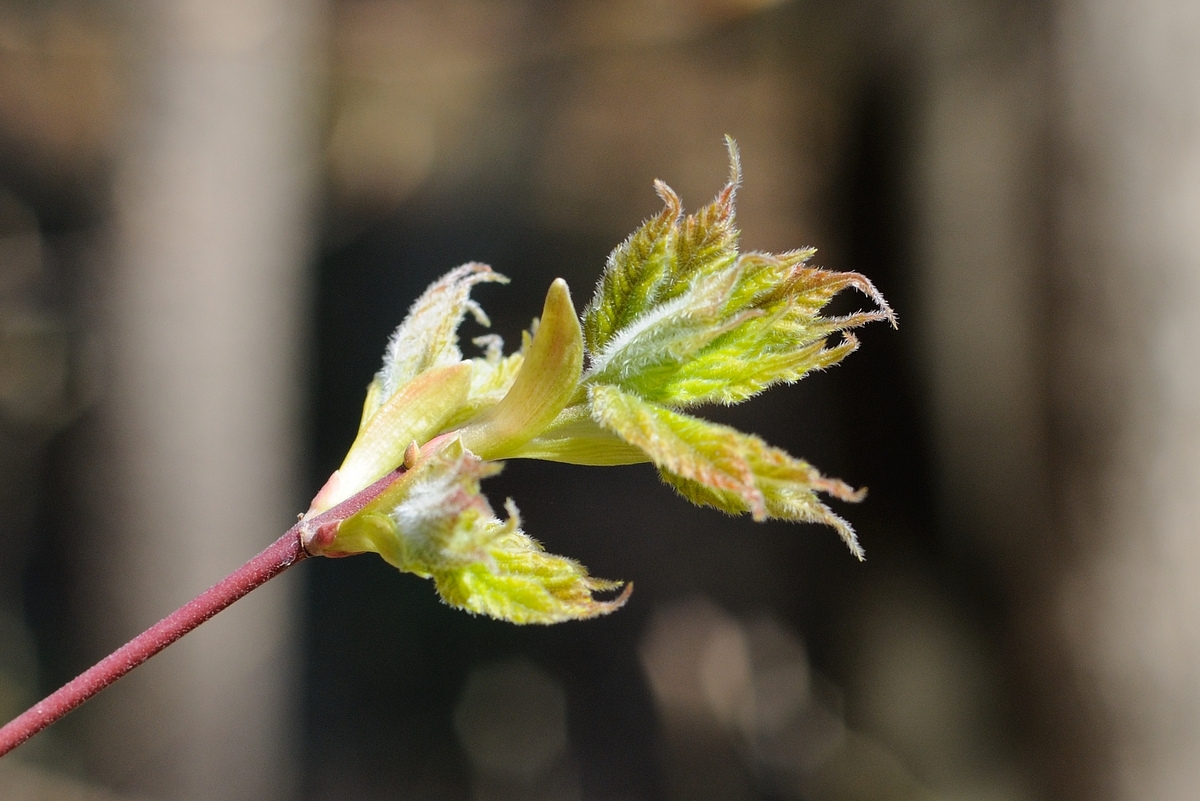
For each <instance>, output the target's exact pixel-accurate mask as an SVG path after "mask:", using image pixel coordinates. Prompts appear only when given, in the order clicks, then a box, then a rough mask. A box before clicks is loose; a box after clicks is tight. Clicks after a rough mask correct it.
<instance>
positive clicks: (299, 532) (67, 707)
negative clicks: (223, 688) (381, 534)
mask: <svg viewBox="0 0 1200 801" xmlns="http://www.w3.org/2000/svg"><path fill="white" fill-rule="evenodd" d="M402 472H403V468H401V470H398V471H396V472H394V473H389V474H388V475H386V476H384V477H383V478H381V479H380V480H379V481H377V482H375V483H374V484H372V485H371V486H370V487H367V488H366V489H365V490H363V491H362V492H360V493H358V494H357V495H354V496H353V497H351V498H349V499H347V500H345V501H343V502H342V503H340V504H338V505H337V506H335V507H333V508H332V509H329V510H328V511H326V512H322V513H321V514H319V515H316V516H315V517H312V518H309V519H307V520H304V521H301V522H299V523H297V524H296V525H294V526H292V527H291V528H290V529H288V530H287V533H285V534H284V535H283V536H282V537H280V538H279V539H277V540H275V542H273V543H272V544H271V545H269V546H267V548H265V549H264V550H263V551H262V552H261V553H259V554H258V555H257V556H255V557H254V558H253V559H251V560H250V561H248V562H246V564H244V565H242V566H241V567H239V568H238V569H237V570H235V571H233V572H232V573H230V574H229V575H228V576H226V577H225V578H223V579H221V580H220V581H218V582H217V583H216V584H214V585H213V586H212V587H210V588H209V589H207V590H205V591H204V592H202V593H201V594H200V595H198V596H196V597H195V598H193V599H192V600H191V601H188V602H187V603H186V604H184V605H183V606H181V607H180V608H178V609H176V610H175V611H174V612H172V613H171V614H169V615H167V616H166V617H164V618H163V619H162V620H160V621H158V622H157V623H155V624H154V625H153V626H151V627H150V628H148V629H146V630H145V631H143V632H142V633H141V634H139V635H138V636H136V637H134V638H133V639H132V640H130V641H129V642H127V643H125V644H124V645H122V646H121V647H120V648H118V649H117V650H115V651H113V652H112V653H111V654H109V655H108V656H106V657H104V659H101V660H100V661H99V662H97V663H96V664H95V665H92V667H90V668H88V669H87V670H85V671H84V672H83V673H81V674H79V675H78V676H76V677H75V678H74V679H72V680H71V681H69V682H67V683H66V684H64V685H63V686H62V687H60V688H59V689H58V690H56V691H54V692H53V693H51V694H50V695H48V696H46V698H44V699H42V700H41V701H39V702H38V703H37V704H35V705H33V706H32V707H30V708H29V709H27V710H26V711H25V712H24V713H22V714H21V715H20V716H19V717H17V718H14V719H13V720H12V721H10V722H9V723H8V724H6V725H5V726H4V728H0V756H4V755H5V754H7V753H8V752H9V751H11V750H13V749H14V748H16V747H17V746H18V745H20V744H21V743H23V742H25V741H26V740H28V739H29V738H30V737H32V736H33V735H35V734H37V733H38V732H40V731H41V730H42V729H44V728H46V727H47V726H49V725H50V724H51V723H54V722H55V721H56V720H58V719H59V718H61V717H63V716H64V715H66V714H67V713H68V712H70V711H71V710H73V709H75V708H76V707H77V706H79V705H80V704H82V703H83V702H84V701H87V700H88V699H89V698H91V697H92V696H93V695H95V694H96V693H98V692H100V691H101V690H103V689H104V688H105V687H107V686H108V685H110V684H112V683H113V682H115V681H116V680H117V679H119V678H121V677H122V676H124V675H125V674H126V673H128V672H129V671H131V670H133V669H134V668H135V667H137V666H138V665H140V664H142V663H143V662H145V661H146V660H147V659H149V658H150V657H152V656H154V655H155V654H157V653H158V652H159V651H161V650H163V649H164V648H166V647H167V646H168V645H170V644H171V643H173V642H175V641H176V640H178V639H179V638H180V637H182V636H183V635H185V634H187V633H188V632H189V631H191V630H192V629H194V628H196V627H197V626H199V625H200V624H201V623H203V622H204V621H206V620H208V619H209V618H210V617H212V616H213V615H215V614H217V613H218V612H220V611H221V610H222V609H224V608H225V607H227V606H229V605H230V604H232V603H233V602H234V601H236V600H238V599H239V598H241V597H242V596H244V595H246V594H247V593H249V592H250V591H251V590H254V589H257V588H258V587H261V586H262V585H264V584H266V583H267V582H268V581H270V580H271V579H273V578H275V577H276V576H278V575H279V574H280V573H282V572H283V571H285V570H287V569H288V568H289V567H291V566H292V565H294V564H296V563H297V562H299V561H301V560H303V559H306V558H307V557H308V556H309V553H308V552H307V551H306V550H304V545H303V535H304V534H305V533H306V532H311V531H315V530H317V529H319V528H321V527H323V526H329V525H330V524H336V523H337V522H338V521H341V520H345V519H346V518H347V517H349V516H350V515H352V514H354V513H355V512H357V511H358V510H359V509H361V508H362V507H363V506H365V505H366V504H367V503H369V502H370V501H371V500H372V499H373V498H374V497H375V496H377V495H378V494H379V493H380V492H382V491H383V490H384V489H385V488H386V487H387V486H388V485H389V484H391V483H392V482H393V481H394V480H395V479H396V478H397V476H398V475H400V473H402Z"/></svg>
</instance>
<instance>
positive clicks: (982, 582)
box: [0, 0, 1200, 801]
mask: <svg viewBox="0 0 1200 801" xmlns="http://www.w3.org/2000/svg"><path fill="white" fill-rule="evenodd" d="M726 133H728V134H730V135H732V136H733V137H735V138H736V139H737V140H738V142H739V144H740V145H741V148H742V154H743V165H744V174H745V183H744V188H743V190H742V192H741V193H740V195H739V201H740V202H739V221H740V225H741V228H742V230H743V236H742V245H743V248H745V249H763V250H783V249H790V248H795V247H799V246H804V245H815V246H816V247H818V248H819V249H820V252H819V254H818V257H817V262H818V263H819V264H820V265H822V266H826V267H830V268H834V269H854V270H859V271H861V272H863V273H865V274H866V275H868V276H869V277H870V278H871V279H872V280H873V281H874V282H875V283H876V285H877V286H878V287H879V288H880V289H881V290H882V291H883V293H884V294H885V295H886V296H887V297H888V299H889V300H890V301H891V303H892V304H893V306H894V307H895V308H896V309H897V311H898V313H899V315H900V320H901V328H900V330H899V331H891V330H889V329H887V328H886V327H884V326H875V327H873V328H870V329H867V330H866V331H864V332H863V335H862V339H863V348H862V350H861V351H860V352H859V353H857V354H855V355H854V356H852V357H851V358H850V359H849V360H847V362H846V363H844V364H843V365H842V366H839V367H838V368H836V369H835V370H832V371H830V372H828V373H825V374H820V375H815V376H811V377H810V378H809V379H807V380H805V381H804V382H802V383H801V384H799V385H797V386H794V387H789V388H779V389H776V390H774V391H772V392H770V393H769V394H768V395H766V396H764V397H762V398H759V399H756V400H755V401H752V402H750V403H748V404H746V405H745V406H742V407H738V408H734V409H715V410H711V414H710V415H709V416H711V417H713V418H715V419H720V420H723V421H727V422H731V423H734V424H736V425H738V426H739V427H742V428H744V429H747V430H752V431H754V432H756V433H759V434H761V435H763V436H764V437H766V438H767V439H768V440H769V441H771V442H773V443H775V444H778V445H780V446H783V447H785V448H787V449H788V450H789V451H790V452H792V453H794V454H796V455H799V456H803V457H805V458H807V459H809V460H811V461H812V462H813V463H814V464H816V465H817V466H819V467H820V468H822V469H823V470H824V471H825V472H826V473H828V474H831V475H836V476H840V477H843V478H845V479H846V480H848V481H850V482H851V483H853V484H855V485H867V486H869V487H870V490H871V494H870V496H869V497H868V499H867V500H866V501H865V502H864V503H863V504H861V505H858V506H849V507H848V506H842V507H840V508H839V509H838V511H839V512H840V513H842V514H843V515H844V516H846V517H848V518H849V519H850V520H851V521H852V523H853V524H854V525H855V526H856V528H857V529H858V531H859V535H860V538H861V540H862V542H863V545H864V546H865V548H866V552H867V556H868V560H867V562H866V563H864V564H858V563H857V562H855V561H854V560H853V558H852V557H851V556H850V555H849V553H847V551H846V549H845V547H844V546H842V544H841V543H840V542H839V541H838V539H837V537H836V536H835V535H834V533H833V532H832V531H830V530H826V529H822V528H818V527H815V526H795V525H787V524H782V523H768V524H761V525H760V524H754V523H752V522H750V521H748V520H741V519H731V518H727V517H724V516H722V515H720V514H718V513H716V512H713V511H711V510H701V509H695V508H693V507H691V506H689V505H688V504H686V503H684V502H683V501H681V500H680V499H679V498H677V497H675V496H674V494H673V493H672V492H671V491H670V490H669V489H668V488H666V487H664V486H662V485H661V483H660V482H659V481H658V480H657V479H656V478H655V475H654V472H653V470H652V469H650V468H649V467H648V466H645V465H641V466H632V467H625V468H614V469H606V470H604V471H603V472H599V471H597V470H595V469H585V468H575V467H564V466H559V465H550V464H545V463H520V462H515V463H511V464H510V465H509V466H508V467H507V469H506V471H505V472H504V474H503V475H502V476H500V477H499V478H497V479H493V480H491V481H490V482H489V484H488V485H486V486H485V489H486V490H487V491H488V492H489V494H490V495H491V497H492V498H493V501H494V503H495V504H496V505H499V504H500V503H501V502H502V501H503V499H504V498H505V497H508V496H511V497H513V498H514V499H515V500H516V501H517V503H518V504H519V506H520V508H521V510H522V512H523V515H524V518H525V522H526V528H527V530H528V531H529V532H530V533H531V534H533V535H534V536H536V537H538V538H539V539H541V540H542V541H543V542H544V543H545V544H546V545H547V547H548V548H549V549H550V550H551V551H554V552H558V553H565V554H570V555H572V556H574V557H577V558H579V559H580V560H581V561H582V562H584V563H585V564H587V565H588V566H589V567H590V568H591V569H592V572H593V573H594V574H596V575H600V576H606V577H615V578H623V579H628V580H633V581H634V582H635V583H636V585H637V591H636V592H635V593H634V595H633V598H632V600H631V601H630V603H629V605H628V606H627V607H626V608H625V609H624V610H622V611H621V612H620V613H619V614H615V615H613V616H611V617H608V618H604V619H601V620H596V621H590V622H586V623H578V624H567V625H562V626H556V627H552V628H518V627H513V626H510V625H507V624H502V623H497V622H494V621H490V620H484V619H477V618H471V617H469V616H467V615H465V614H462V613H458V612H454V611H452V610H450V609H448V608H447V607H445V606H443V605H441V604H440V603H439V601H438V600H437V598H436V597H435V595H434V592H433V590H432V588H431V587H430V585H429V584H428V582H425V581H422V580H420V579H417V578H415V577H413V576H408V575H400V574H398V573H397V572H396V571H394V570H392V569H391V568H389V567H388V566H387V565H385V564H384V563H383V562H382V561H380V560H378V559H375V558H373V557H369V556H364V557H360V558H357V559H349V560H313V562H308V563H305V564H303V565H301V566H299V567H298V568H297V569H295V570H293V571H291V572H290V573H289V574H288V575H287V576H286V577H284V578H283V579H281V580H278V581H275V582H273V583H272V585H271V586H269V587H267V588H265V589H263V590H260V591H258V592H255V593H254V594H253V595H252V596H250V597H249V598H247V599H246V600H244V601H243V602H241V603H239V604H238V605H237V606H236V607H234V608H232V609H231V610H229V611H227V612H225V613H224V614H222V615H221V616H220V617H218V618H217V619H215V620H214V621H213V622H211V623H209V624H208V625H206V626H205V627H204V628H203V629H201V630H200V631H198V632H196V633H195V634H193V635H191V636H190V637H188V638H187V639H186V640H184V641H183V642H181V643H179V644H178V645H175V646H173V647H172V648H171V649H169V650H168V651H167V652H165V653H164V654H163V655H161V656H159V657H158V658H156V659H155V660H154V661H152V662H151V663H149V664H148V665H146V666H145V667H143V668H141V669H140V670H138V671H137V672H136V673H134V674H133V675H131V676H130V677H128V678H126V679H124V680H123V681H122V682H120V683H119V684H118V685H117V686H115V687H114V688H112V689H110V690H109V691H107V692H106V693H104V694H103V695H102V696H100V697H99V698H98V699H97V700H95V701H93V702H92V703H90V704H88V705H87V706H86V707H84V708H82V709H81V710H79V711H78V712H76V713H74V714H73V715H72V716H71V717H69V718H68V719H66V720H65V721H63V722H62V723H60V724H58V725H56V726H55V727H53V728H51V729H50V730H48V731H47V732H46V733H44V734H42V735H41V736H39V737H38V738H36V739H34V740H32V741H30V742H29V743H28V744H27V745H25V746H23V747H22V748H21V749H19V750H18V751H17V752H15V754H14V755H13V756H12V757H10V758H9V759H7V760H5V761H4V762H3V763H2V764H0V796H2V797H3V798H5V799H18V800H20V799H134V798H138V799H164V801H174V800H175V799H198V800H200V799H280V800H281V801H282V800H284V799H289V800H290V799H306V800H311V801H335V800H336V801H341V800H342V799H345V800H347V801H360V800H361V801H375V799H419V800H420V801H457V800H458V799H464V800H465V799H472V800H473V801H559V800H560V799H561V800H562V801H643V800H645V801H652V800H653V801H660V800H661V801H676V800H678V801H693V800H694V801H707V800H708V799H713V801H716V799H735V800H740V799H769V800H772V801H775V800H778V801H790V800H791V799H805V800H811V801H860V800H861V801H869V800H871V799H900V800H904V799H946V800H949V799H960V800H961V801H1068V800H1070V801H1102V800H1103V801H1118V800H1123V799H1129V801H1135V800H1136V801H1176V800H1178V801H1184V800H1185V799H1193V798H1195V797H1196V795H1195V794H1196V789H1195V788H1196V787H1197V786H1200V460H1198V459H1197V458H1196V454H1197V453H1198V452H1200V355H1198V353H1200V311H1198V310H1197V306H1196V298H1197V297H1198V296H1200V5H1197V4H1196V3H1195V2H1194V0H1056V1H1055V2H1044V3H1039V2H1033V1H1032V0H968V1H967V2H951V0H842V1H841V2H830V0H641V1H639V0H558V1H557V2H550V0H170V1H168V0H124V1H123V2H117V3H113V2H99V1H98V0H26V1H25V2H18V1H16V0H9V1H8V2H6V3H3V4H0V503H2V506H0V714H3V715H4V716H5V717H6V718H7V717H11V716H12V715H15V714H17V713H18V712H19V711H21V710H22V709H24V708H25V707H26V706H27V705H29V704H30V703H32V702H33V701H35V700H36V699H37V698H39V697H40V696H41V695H42V694H44V693H46V692H48V691H50V690H52V689H54V688H55V687H57V686H58V685H60V684H61V683H63V682H64V681H66V680H67V679H69V678H71V677H72V676H73V675H75V674H76V673H77V672H78V671H80V670H82V669H83V668H85V667H87V666H88V665H90V664H91V663H92V662H94V661H95V660H96V659H98V658H100V657H101V656H103V655H104V654H106V653H107V652H108V651H109V650H111V649H112V648H113V647H115V646H116V645H118V644H119V643H121V642H123V641H124V640H125V639H127V638H128V637H130V636H132V635H133V634H135V633H137V632H138V631H140V630H141V629H142V628H144V627H145V626H147V625H149V624H150V623H152V622H153V621H155V620H157V619H158V618H159V617H161V616H162V615H163V614H165V613H167V612H168V611H170V610H171V609H174V608H175V607H176V606H178V605H179V604H180V603H182V602H184V601H185V600H187V599H189V598H190V597H192V596H193V595H194V594H195V593H197V592H199V591H200V590H202V589H204V588H205V587H207V586H208V585H210V584H211V583H212V582H213V581H215V580H216V579H218V578H219V577H221V576H223V575H224V574H225V573H226V572H228V571H229V570H231V569H232V568H234V567H235V566H237V565H238V564H240V563H241V562H242V561H244V560H245V559H246V558H248V557H249V556H250V555H252V554H253V553H255V552H256V551H257V550H258V549H259V548H261V547H262V546H264V545H265V544H267V543H268V542H270V541H272V540H273V539H274V538H275V537H277V536H278V535H279V533H280V532H282V531H283V530H284V529H285V528H286V527H287V526H288V525H290V523H291V522H292V521H293V520H294V518H295V515H296V513H297V512H299V511H300V510H302V509H304V508H305V507H306V505H307V499H308V498H309V497H311V496H312V494H313V493H314V492H315V490H316V489H317V488H319V487H320V485H321V484H322V483H323V481H324V479H325V477H326V476H328V474H329V473H330V472H331V471H332V470H333V469H334V468H335V467H336V466H337V465H338V463H339V462H340V460H341V457H342V455H343V453H344V451H345V449H346V447H347V446H348V444H349V442H350V440H351V439H352V438H353V435H354V432H355V430H356V426H357V421H358V412H359V409H360V404H361V402H362V393H363V390H364V388H365V386H366V384H367V382H368V381H369V379H370V376H371V375H372V373H373V372H374V371H375V370H376V369H377V365H378V359H379V356H380V353H381V352H382V349H383V345H384V342H385V340H386V337H387V335H388V333H389V332H390V331H391V329H392V328H393V327H394V326H395V325H396V324H397V323H398V322H399V321H400V319H401V318H402V316H403V314H404V312H405V311H406V309H407V308H408V305H409V304H410V303H411V302H412V300H413V299H414V298H415V296H416V295H417V294H418V293H419V292H420V291H421V290H422V289H423V288H424V286H425V285H426V284H427V283H428V282H430V281H431V280H433V279H434V278H435V277H437V276H438V275H440V274H441V273H443V272H445V271H446V270H448V269H449V268H451V267H453V266H455V265H457V264H459V263H462V262H464V261H468V260H479V261H484V262H487V263H490V264H491V265H493V266H494V267H495V268H496V269H497V270H499V271H501V272H503V273H505V274H507V275H509V276H511V277H512V279H513V283H512V284H511V285H510V286H505V287H501V286H497V285H486V286H482V287H480V288H479V290H478V292H477V297H478V298H479V299H480V301H481V302H482V304H483V305H484V307H485V308H486V309H487V310H488V312H489V313H490V314H491V316H492V320H493V323H494V330H495V331H496V332H498V333H500V334H501V335H503V336H504V337H505V338H506V339H507V341H509V342H510V343H511V342H515V341H517V337H518V336H519V332H520V331H521V329H522V328H524V327H525V326H527V325H528V323H529V320H530V318H531V317H533V316H534V315H535V314H537V313H538V311H539V310H540V302H541V297H542V294H543V293H544V291H545V289H546V286H547V285H548V284H549V282H550V281H551V280H552V279H553V278H554V277H556V276H563V277H565V278H566V279H567V280H568V281H569V282H570V284H571V286H572V287H573V289H574V292H575V301H576V304H577V305H579V306H582V304H583V303H584V302H585V301H586V299H587V298H588V297H589V296H590V293H591V287H592V285H593V283H594V281H595V279H596V277H597V276H598V274H599V271H600V269H601V267H602V265H603V261H604V258H605V256H606V255H607V253H608V251H609V250H610V249H611V248H612V247H613V246H614V245H615V244H616V243H617V242H619V241H620V240H621V239H622V238H624V237H625V236H626V235H627V234H628V233H629V232H630V231H631V230H633V228H634V227H635V226H636V225H637V224H638V223H639V221H641V220H642V219H644V218H645V217H647V216H649V215H651V214H653V213H655V212H656V211H657V210H658V208H659V202H658V200H657V198H656V197H655V196H654V194H653V192H652V188H651V184H652V181H653V179H655V178H661V179H663V180H665V181H667V182H668V183H670V184H671V185H672V186H673V187H674V188H675V189H676V190H677V191H678V192H679V193H680V194H681V196H682V197H683V199H684V202H685V204H686V205H687V206H688V207H689V208H691V209H695V208H696V207H698V206H699V205H701V204H702V203H705V202H707V201H708V200H709V199H710V198H711V197H712V195H713V194H714V193H715V192H716V191H717V190H718V189H719V188H720V186H721V184H722V183H723V181H724V179H725V176H726V174H727V164H726V158H725V153H724V149H723V145H722V136H723V135H724V134H726ZM846 302H850V299H846ZM463 333H464V340H468V339H469V338H470V337H473V336H477V335H479V334H480V333H482V331H481V330H479V329H478V328H477V327H473V324H471V323H468V324H467V325H466V326H465V327H464V332H463ZM468 348H469V346H468Z"/></svg>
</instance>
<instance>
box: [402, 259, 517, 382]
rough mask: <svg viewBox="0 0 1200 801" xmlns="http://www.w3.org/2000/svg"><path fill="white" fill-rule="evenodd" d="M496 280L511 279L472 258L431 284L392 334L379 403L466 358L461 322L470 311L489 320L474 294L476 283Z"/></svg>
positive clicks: (481, 320)
mask: <svg viewBox="0 0 1200 801" xmlns="http://www.w3.org/2000/svg"><path fill="white" fill-rule="evenodd" d="M492 282H495V283H501V284H506V283H508V279H507V278H506V277H504V276H503V275H501V274H500V273H497V272H495V271H493V270H492V268H491V267H489V266H487V265H486V264H480V263H478V262H469V263H467V264H464V265H462V266H461V267H456V268H455V269H453V270H451V271H450V272H448V273H446V274H445V275H444V276H442V277H441V278H439V279H438V280H437V281H434V282H433V283H432V284H430V285H429V288H428V289H426V290H425V292H424V293H422V295H421V297H419V298H417V300H416V301H415V302H414V303H413V305H412V307H411V308H410V309H409V310H408V316H407V317H405V318H404V322H402V323H400V325H399V327H397V328H396V330H395V332H393V334H392V336H391V338H390V339H389V340H388V344H387V350H386V351H385V352H384V355H383V369H381V370H380V371H379V380H380V384H381V386H382V389H383V391H382V392H381V393H380V403H382V402H384V401H386V400H387V399H388V398H390V397H391V396H392V395H393V394H395V392H396V390H397V389H398V388H400V387H402V386H404V384H406V383H408V382H409V381H411V380H412V379H414V378H416V377H417V375H419V374H420V373H422V372H424V371H425V370H428V369H430V368H432V367H441V366H444V365H447V364H453V363H454V362H457V361H459V360H461V359H462V353H461V352H460V351H459V349H458V326H459V324H461V323H462V321H463V318H464V317H466V315H468V314H470V315H471V316H472V317H473V318H474V319H475V321H476V322H478V323H479V324H480V325H483V326H486V325H489V321H488V318H487V315H486V314H484V313H483V309H481V308H480V307H479V304H477V303H476V302H475V301H473V300H471V297H470V295H471V287H473V286H475V285H476V284H483V283H492Z"/></svg>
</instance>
